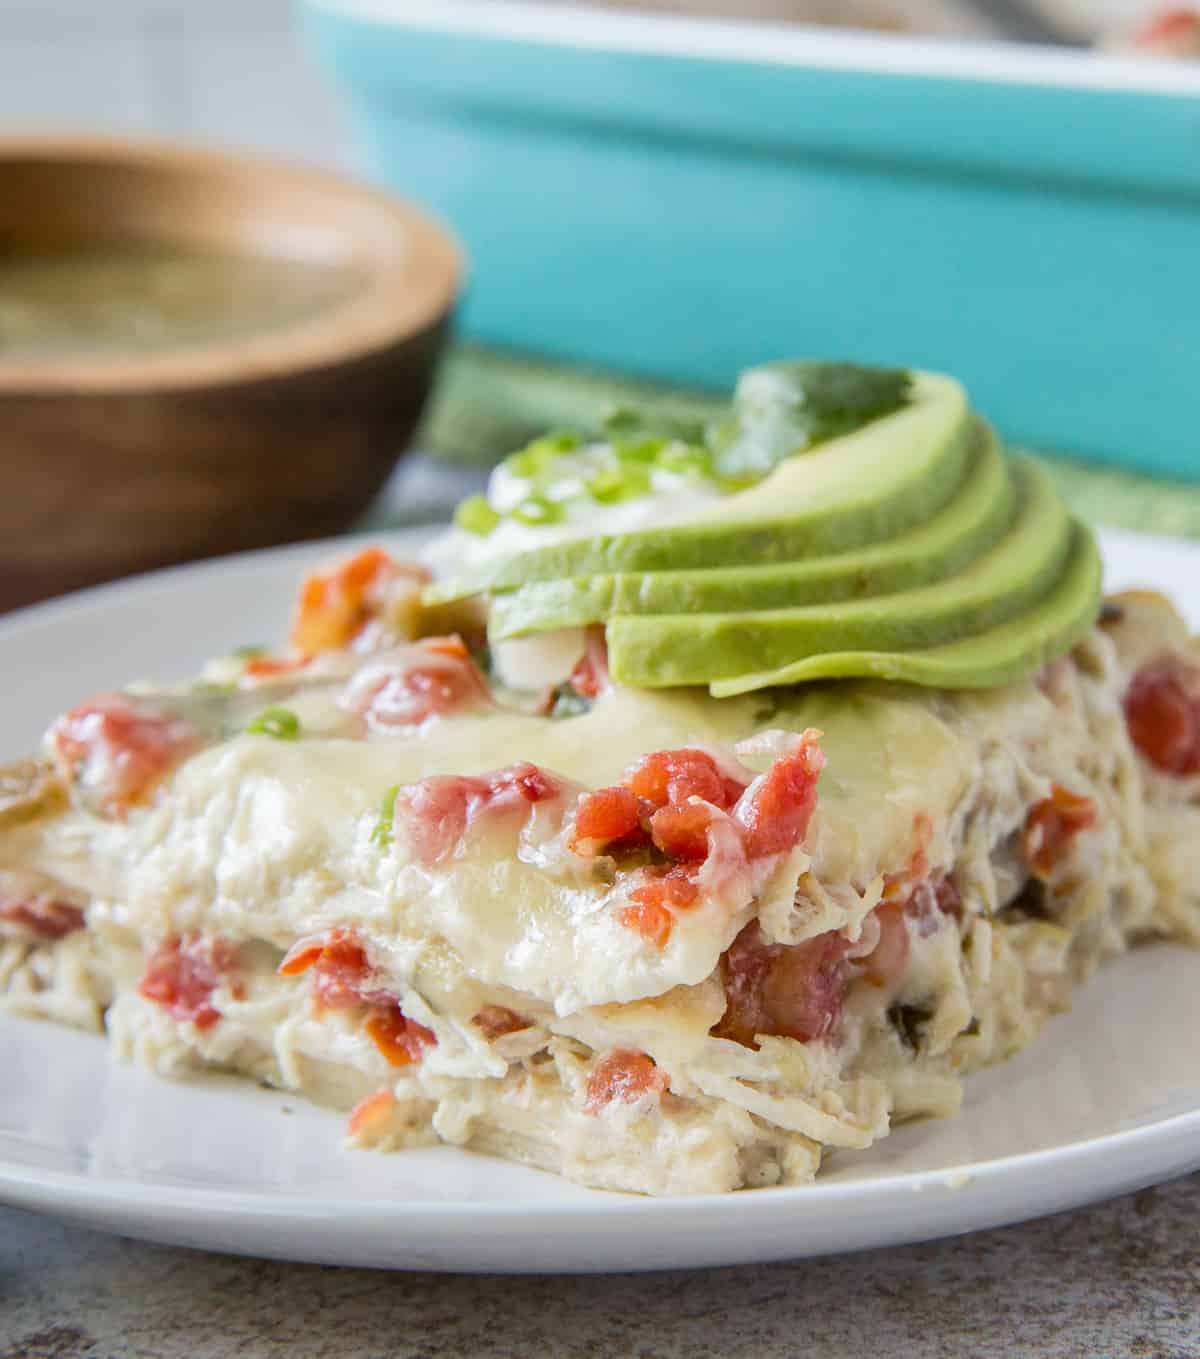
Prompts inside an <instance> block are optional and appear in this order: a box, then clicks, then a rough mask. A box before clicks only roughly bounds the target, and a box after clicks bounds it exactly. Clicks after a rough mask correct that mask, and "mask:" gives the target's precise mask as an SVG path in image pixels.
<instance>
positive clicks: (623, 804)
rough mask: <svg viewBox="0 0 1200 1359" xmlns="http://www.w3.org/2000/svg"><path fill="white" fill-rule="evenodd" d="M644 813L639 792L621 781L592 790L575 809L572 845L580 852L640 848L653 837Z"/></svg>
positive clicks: (598, 852) (603, 852)
mask: <svg viewBox="0 0 1200 1359" xmlns="http://www.w3.org/2000/svg"><path fill="white" fill-rule="evenodd" d="M642 817H643V808H642V804H641V802H640V801H639V799H638V797H637V795H636V794H635V793H634V792H633V791H632V790H631V789H629V788H626V787H624V786H623V785H621V784H618V785H617V786H616V787H613V788H601V789H599V790H598V791H597V792H595V793H588V794H587V795H586V796H585V797H584V798H582V799H581V800H580V803H579V807H578V809H577V810H576V812H575V829H574V831H573V832H572V835H571V848H572V849H573V850H574V851H575V852H576V854H588V855H590V854H605V853H607V852H608V851H610V850H614V849H636V848H637V847H638V846H640V845H645V844H647V843H648V841H649V835H648V833H647V831H646V829H645V827H644V826H643V824H642Z"/></svg>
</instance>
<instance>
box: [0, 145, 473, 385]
mask: <svg viewBox="0 0 1200 1359" xmlns="http://www.w3.org/2000/svg"><path fill="white" fill-rule="evenodd" d="M34 158H36V159H41V160H46V161H54V160H61V161H62V162H63V164H64V166H66V165H69V164H71V163H78V162H80V161H91V162H94V163H96V164H98V165H106V164H111V165H124V166H129V167H133V168H135V169H136V168H138V167H144V168H145V169H147V170H154V171H163V170H166V171H168V172H177V173H179V174H180V175H184V176H187V175H197V174H198V175H201V176H208V175H214V174H216V175H224V176H245V175H249V176H253V177H256V178H258V179H259V180H260V181H261V178H262V177H263V176H269V177H270V179H271V180H272V181H273V182H275V183H277V184H278V185H279V187H280V188H286V187H288V186H289V185H292V186H295V187H296V188H305V189H309V190H312V189H316V190H320V191H323V192H325V193H327V194H329V195H330V196H331V197H332V198H333V199H334V200H335V201H340V202H341V203H343V204H345V205H346V207H347V208H350V207H354V208H356V209H358V210H359V211H362V210H364V209H365V210H366V211H367V212H368V213H369V214H370V216H371V220H372V221H373V222H374V223H376V224H377V225H378V226H383V227H385V228H390V229H391V233H392V237H393V239H394V241H395V242H396V244H397V245H398V246H400V245H402V246H403V248H402V249H396V250H393V251H386V250H383V249H380V248H379V246H378V243H377V242H376V241H372V240H371V239H369V238H368V236H367V235H366V233H364V232H363V231H362V229H361V226H355V225H353V224H352V221H351V219H352V217H353V214H350V213H347V225H346V229H347V233H348V238H349V239H351V240H354V241H356V242H357V243H358V244H360V245H365V246H366V250H365V251H364V256H363V260H362V262H363V263H365V264H366V265H367V274H366V275H365V277H364V279H363V281H362V284H361V285H360V286H359V287H358V288H356V289H355V290H354V291H353V292H352V293H351V294H350V295H349V296H348V297H347V298H346V299H345V300H344V301H340V302H335V303H332V304H330V305H329V306H328V307H327V308H324V309H322V310H321V311H320V312H318V313H317V314H316V315H315V316H311V317H308V318H306V319H305V320H303V321H299V322H294V323H292V324H290V325H285V326H281V327H279V328H276V329H270V330H265V331H263V332H261V333H258V334H253V335H249V336H241V337H238V338H237V339H234V340H230V341H227V342H222V341H216V342H212V343H207V344H203V345H191V346H181V347H180V348H179V349H170V350H166V351H163V352H161V353H151V354H130V355H122V354H116V355H105V356H103V357H96V358H88V357H82V358H76V359H66V360H62V359H34V360H23V361H20V362H10V361H8V360H5V361H4V362H3V363H0V396H6V395H8V396H11V395H22V396H32V395H38V394H43V393H59V394H65V393H81V394H82V393H87V394H105V393H125V392H142V391H161V390H169V389H177V388H195V387H205V386H212V385H228V384H232V383H246V382H253V381H256V380H261V379H270V378H281V377H288V376H293V375H295V374H297V373H300V372H303V371H306V370H311V369H317V368H328V367H334V366H337V365H339V364H342V363H345V362H347V361H350V360H353V359H356V358H360V357H362V356H363V355H365V354H369V353H371V352H373V351H377V350H381V349H386V348H388V347H391V346H393V345H395V344H397V343H401V342H403V341H404V340H406V339H410V338H413V337H415V336H417V335H420V334H422V333H424V332H425V331H427V330H429V329H430V328H432V327H433V326H434V325H435V324H436V323H437V322H439V321H440V320H442V319H443V318H444V317H445V316H446V314H447V313H448V312H449V311H451V310H452V308H453V306H454V304H455V301H456V300H457V297H458V295H459V292H460V290H461V285H462V281H463V276H464V273H465V262H464V256H463V251H462V249H461V247H460V245H459V244H458V242H457V240H456V239H455V238H454V236H453V235H452V234H451V233H450V231H449V230H448V229H446V228H445V227H444V226H442V225H441V223H439V222H438V221H436V220H435V219H434V218H433V217H431V216H429V215H427V214H426V213H425V212H424V211H422V210H421V209H419V208H417V207H414V206H413V205H412V204H411V203H409V202H407V201H405V200H404V199H401V198H398V197H396V196H394V195H392V194H390V193H388V192H386V191H384V190H382V189H376V188H373V187H371V186H370V185H367V184H364V183H361V182H359V181H356V180H354V179H351V178H350V177H348V176H346V175H343V174H340V173H339V172H337V171H334V170H325V169H320V168H316V167H312V166H307V165H299V164H296V163H293V162H289V161H286V160H281V159H275V158H271V157H267V156H259V155H254V154H249V155H247V154H244V153H242V152H240V151H232V152H231V151H224V150H221V151H215V150H210V149H208V148H203V147H196V146H189V145H187V144H184V143H179V142H167V141H153V142H143V141H140V140H135V139H127V138H121V137H91V136H77V135H62V134H51V135H45V136H28V135H25V136H11V135H3V136H0V174H2V172H3V169H4V165H5V163H6V162H9V161H14V160H18V159H20V160H30V159H34ZM247 253H253V252H251V251H248V252H247Z"/></svg>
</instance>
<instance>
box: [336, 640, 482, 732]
mask: <svg viewBox="0 0 1200 1359" xmlns="http://www.w3.org/2000/svg"><path fill="white" fill-rule="evenodd" d="M338 702H339V706H340V707H342V708H343V709H345V711H347V712H352V713H357V714H358V715H359V716H360V717H361V718H363V719H364V721H365V722H366V724H367V726H368V727H369V728H370V729H371V730H372V731H376V732H380V733H382V734H384V735H386V734H387V733H389V732H394V731H396V730H397V729H398V728H400V727H412V726H418V725H420V723H422V722H425V721H427V720H428V719H429V718H431V717H443V716H445V715H446V714H447V713H450V712H454V711H456V710H458V709H462V708H468V707H474V708H477V707H482V706H485V705H486V704H488V703H490V702H491V693H490V691H489V689H488V685H487V680H486V679H485V678H484V675H483V672H482V671H481V670H480V669H479V667H478V666H477V665H476V664H475V662H474V661H473V660H472V659H471V655H470V652H468V651H467V648H466V646H465V645H464V643H463V641H462V639H461V638H460V637H426V638H423V639H422V640H421V641H419V642H412V643H410V644H408V645H406V646H401V647H396V648H395V649H394V650H392V651H388V652H385V653H383V654H382V655H380V656H378V657H376V658H375V659H373V660H371V661H368V662H367V663H366V664H365V665H363V666H362V667H361V668H360V669H359V671H358V672H357V674H355V675H354V677H353V678H352V679H351V680H350V682H349V683H348V684H347V685H346V688H345V691H344V692H343V694H342V696H341V698H340V699H339V700H338Z"/></svg>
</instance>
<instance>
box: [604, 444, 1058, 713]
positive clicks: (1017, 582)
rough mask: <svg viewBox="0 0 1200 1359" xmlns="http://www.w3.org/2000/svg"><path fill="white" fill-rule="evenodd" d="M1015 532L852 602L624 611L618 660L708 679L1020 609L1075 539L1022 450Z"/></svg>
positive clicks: (634, 674) (996, 618)
mask: <svg viewBox="0 0 1200 1359" xmlns="http://www.w3.org/2000/svg"><path fill="white" fill-rule="evenodd" d="M1012 475H1013V479H1014V482H1015V484H1016V490H1017V500H1018V509H1017V513H1016V516H1015V518H1014V519H1013V521H1012V524H1011V526H1010V527H1009V529H1008V532H1007V533H1005V535H1004V536H1003V537H1002V538H1001V539H1000V540H999V542H997V543H996V544H995V545H994V546H993V547H991V548H990V549H989V550H988V551H987V552H985V553H983V554H982V555H981V556H979V557H978V558H976V560H975V561H974V562H972V563H971V564H970V565H969V566H967V567H966V568H965V569H964V570H962V571H960V572H959V573H958V574H957V575H954V576H951V577H949V578H947V579H945V580H941V581H938V582H937V583H936V584H933V585H926V586H922V587H921V588H919V589H916V590H908V591H901V592H900V593H898V594H890V595H879V596H876V597H873V598H870V599H861V600H854V601H852V602H848V603H837V604H823V605H816V606H809V607H805V608H795V609H769V610H762V611H753V612H731V613H723V614H672V615H655V616H635V615H625V616H618V617H615V618H613V619H611V620H610V621H609V624H608V629H607V632H608V655H609V667H610V669H611V671H612V675H613V678H614V679H616V680H618V681H619V682H621V683H623V684H633V685H640V686H642V687H644V688H656V687H660V686H668V685H678V684H708V683H711V682H712V681H715V680H722V679H728V678H731V677H732V676H735V675H740V674H745V673H749V672H756V671H760V670H775V669H779V668H780V667H783V666H786V665H789V664H791V663H792V662H794V661H798V660H802V659H803V658H804V657H806V656H812V655H815V654H818V653H824V652H834V651H839V652H840V651H858V650H866V649H868V648H870V649H872V650H884V651H901V650H911V649H914V648H921V647H929V646H937V645H940V644H942V643H945V642H952V641H954V640H955V639H957V638H959V637H964V636H969V635H971V634H972V633H977V632H982V631H983V630H984V629H985V628H989V627H992V626H993V625H995V624H997V623H1002V622H1004V621H1005V620H1007V619H1009V618H1012V617H1013V616H1015V615H1016V614H1019V613H1021V612H1023V611H1024V610H1025V609H1027V608H1028V607H1030V606H1031V605H1032V604H1034V603H1035V602H1036V601H1037V600H1038V599H1040V598H1041V597H1042V596H1043V595H1045V594H1046V593H1047V591H1048V590H1049V589H1050V588H1051V586H1052V585H1053V583H1054V580H1055V579H1056V578H1057V576H1058V574H1059V573H1060V571H1061V569H1062V566H1063V562H1064V561H1065V559H1066V556H1067V552H1068V550H1069V547H1070V518H1069V516H1068V514H1067V510H1066V507H1065V506H1064V505H1063V503H1062V501H1061V500H1060V499H1059V498H1058V496H1057V495H1056V494H1055V492H1054V489H1053V487H1052V486H1051V484H1050V481H1049V478H1048V477H1047V476H1046V474H1045V473H1044V472H1043V471H1041V469H1039V468H1038V467H1036V466H1035V465H1034V464H1033V463H1031V462H1029V461H1027V460H1025V459H1015V460H1014V461H1013V464H1012Z"/></svg>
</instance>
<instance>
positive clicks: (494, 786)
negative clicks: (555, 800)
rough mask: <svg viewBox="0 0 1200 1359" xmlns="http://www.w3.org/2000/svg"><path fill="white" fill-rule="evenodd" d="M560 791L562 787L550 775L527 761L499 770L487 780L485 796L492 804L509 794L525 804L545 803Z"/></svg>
mask: <svg viewBox="0 0 1200 1359" xmlns="http://www.w3.org/2000/svg"><path fill="white" fill-rule="evenodd" d="M561 790H562V785H561V784H560V783H559V782H558V780H557V779H556V778H555V777H554V776H553V775H552V774H548V773H547V772H546V771H545V770H544V769H539V768H538V766H537V765H536V764H530V763H529V761H528V760H523V761H521V762H520V763H519V764H511V765H509V766H508V768H507V769H499V770H497V771H496V773H494V774H493V775H492V776H491V777H490V778H489V779H488V780H487V796H488V799H489V801H492V802H495V801H497V800H503V799H505V798H506V795H507V794H509V793H513V794H515V795H516V796H517V797H519V798H522V799H523V800H524V801H525V802H545V801H547V800H548V799H549V798H552V797H557V796H558V794H559V792H561ZM509 800H511V799H509Z"/></svg>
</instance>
